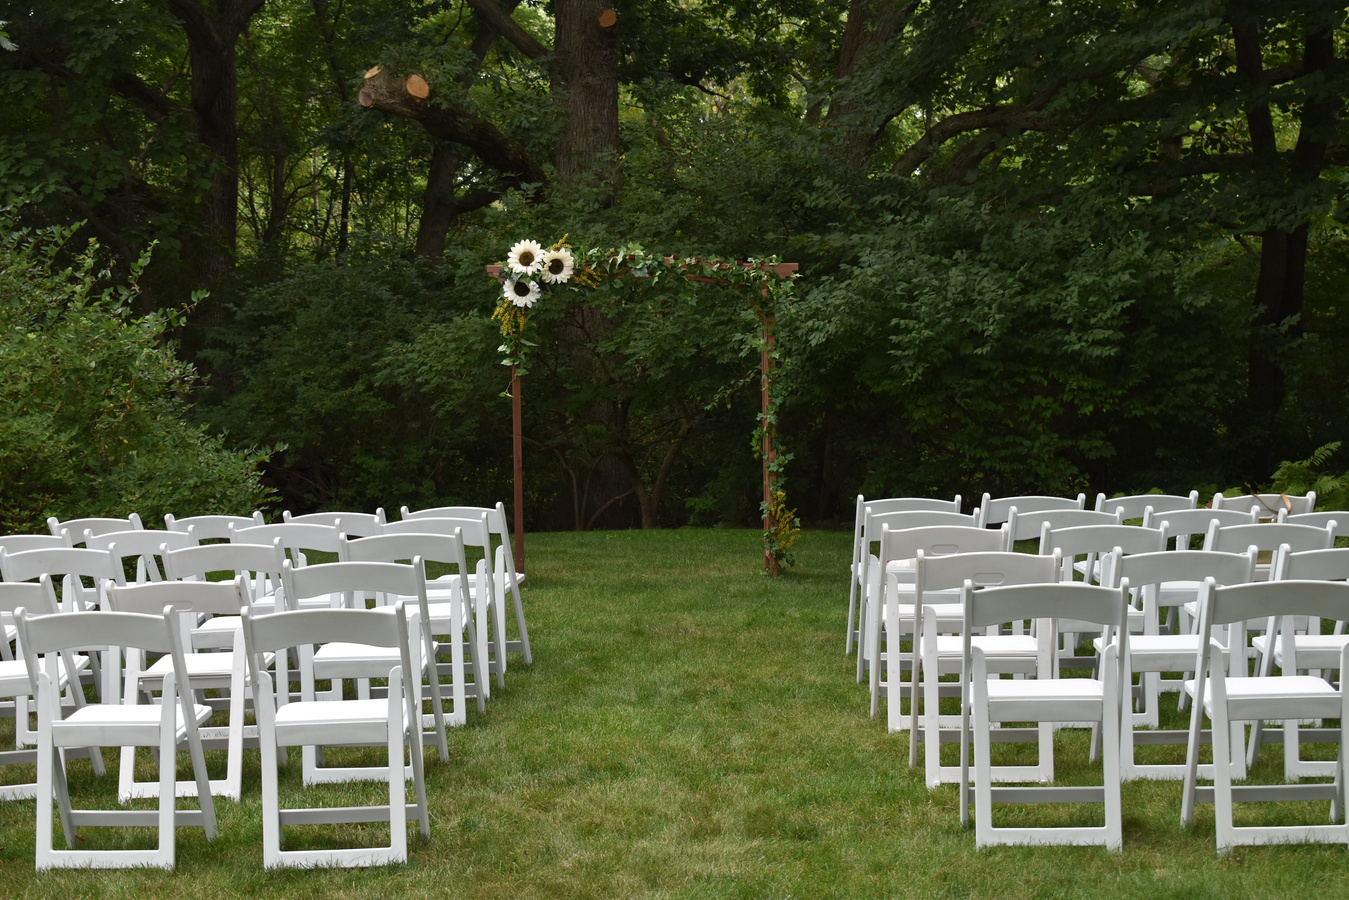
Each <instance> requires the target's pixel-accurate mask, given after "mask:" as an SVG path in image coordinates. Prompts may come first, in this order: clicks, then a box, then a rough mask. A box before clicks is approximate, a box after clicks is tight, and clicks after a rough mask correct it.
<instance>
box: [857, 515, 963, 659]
mask: <svg viewBox="0 0 1349 900" xmlns="http://www.w3.org/2000/svg"><path fill="white" fill-rule="evenodd" d="M868 511H870V512H871V513H873V514H875V515H883V514H885V513H892V512H952V513H958V512H960V495H959V494H956V497H955V499H954V500H934V499H931V498H928V497H885V498H877V499H873V500H866V499H864V498H863V497H862V495H861V494H858V495H857V512H856V514H855V515H854V517H853V526H852V565H851V566H850V567H849V569H848V572H849V576H848V577H849V579H850V580H849V582H848V634H847V637H846V638H845V639H844V642H843V652H844V653H845V654H847V653H852V645H853V641H854V640H855V639H856V638H857V622H858V619H857V616H856V613H857V589H858V587H859V586H861V587H862V588H863V589H865V585H866V582H864V581H863V580H862V575H863V573H862V557H863V556H864V555H869V554H870V552H871V551H870V550H869V549H867V545H866V544H865V543H864V542H863V540H862V527H863V525H864V524H865V522H866V517H867V513H868Z"/></svg>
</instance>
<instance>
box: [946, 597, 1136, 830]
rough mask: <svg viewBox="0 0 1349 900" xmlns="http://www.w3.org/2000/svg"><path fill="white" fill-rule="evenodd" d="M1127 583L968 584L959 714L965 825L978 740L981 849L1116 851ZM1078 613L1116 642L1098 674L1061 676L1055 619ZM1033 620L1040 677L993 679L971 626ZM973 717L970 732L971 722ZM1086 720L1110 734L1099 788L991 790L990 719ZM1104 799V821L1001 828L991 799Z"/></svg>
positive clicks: (977, 806) (1119, 826)
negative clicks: (1055, 655) (1054, 655)
mask: <svg viewBox="0 0 1349 900" xmlns="http://www.w3.org/2000/svg"><path fill="white" fill-rule="evenodd" d="M1128 594H1129V589H1128V583H1127V582H1121V585H1120V587H1119V588H1118V589H1115V588H1107V587H1098V586H1095V585H1087V584H1081V583H1073V584H1063V583H1060V584H1039V585H1021V586H1014V587H990V588H984V589H983V590H979V591H976V590H975V589H974V584H973V582H971V581H967V582H966V583H965V586H964V588H963V590H962V595H963V600H964V604H965V626H964V633H963V642H964V648H963V652H962V654H961V684H962V685H968V690H969V691H970V699H969V701H968V702H967V703H966V704H965V706H964V712H962V718H963V721H962V726H961V766H962V768H963V769H964V773H963V774H962V777H961V780H960V815H961V821H962V822H963V823H966V824H968V821H969V788H970V780H969V775H968V766H969V756H968V750H967V748H968V746H969V743H970V740H971V737H972V738H973V743H974V759H975V761H974V768H975V773H974V791H975V802H974V807H975V808H974V817H975V845H976V846H978V847H985V846H989V845H992V844H1035V845H1044V844H1073V845H1083V844H1097V845H1101V846H1104V847H1106V848H1107V849H1110V850H1114V851H1119V850H1120V849H1121V847H1122V845H1123V824H1122V816H1121V808H1120V779H1119V707H1120V695H1121V684H1122V682H1121V673H1120V665H1119V654H1120V653H1122V652H1124V651H1125V650H1126V649H1127V647H1128V641H1129V629H1128V628H1127V627H1126V623H1125V619H1124V607H1125V605H1126V603H1127V598H1128ZM1060 618H1074V619H1081V620H1085V621H1090V622H1095V623H1096V624H1098V625H1100V626H1102V627H1105V628H1108V629H1109V632H1110V636H1111V637H1110V641H1109V643H1108V644H1107V645H1106V648H1105V653H1104V655H1103V657H1102V662H1101V670H1100V677H1099V678H1056V677H1054V673H1053V667H1052V665H1051V664H1050V661H1049V654H1048V648H1049V647H1052V646H1053V631H1054V625H1053V623H1054V621H1055V620H1057V619H1060ZM1025 619H1034V620H1036V621H1037V622H1038V623H1039V628H1040V629H1041V633H1040V635H1039V636H1040V638H1041V639H1042V641H1043V640H1044V639H1045V638H1046V637H1047V638H1049V639H1050V640H1049V642H1048V643H1047V644H1042V647H1044V652H1043V653H1042V656H1041V667H1040V669H1039V672H1038V675H1039V677H1038V678H1034V679H1017V680H1005V679H1001V678H997V677H993V678H990V677H989V674H990V673H989V664H988V660H987V657H986V656H985V653H984V651H983V650H982V649H981V648H980V647H979V646H978V645H976V644H974V643H973V640H972V635H973V634H974V631H975V629H978V628H988V627H991V626H998V625H1002V624H1004V623H1008V622H1020V621H1022V620H1025ZM971 717H972V718H973V732H972V733H971V730H970V719H971ZM1027 721H1030V722H1083V721H1091V722H1097V723H1099V724H1100V727H1101V731H1102V733H1103V735H1104V740H1103V752H1102V754H1101V755H1102V762H1103V769H1104V775H1103V779H1102V784H1101V786H1100V787H1063V786H1052V785H1039V786H1033V787H1027V786H1018V787H994V786H993V775H992V756H991V754H992V750H991V746H990V745H991V743H992V741H991V740H990V735H991V728H992V723H993V722H1027ZM1053 802H1063V803H1093V802H1094V803H1101V804H1102V805H1103V806H1104V809H1105V824H1104V825H1099V826H1065V827H1059V828H1037V827H996V826H994V825H993V809H992V807H993V804H994V803H1053Z"/></svg>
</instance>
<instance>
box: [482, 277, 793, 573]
mask: <svg viewBox="0 0 1349 900" xmlns="http://www.w3.org/2000/svg"><path fill="white" fill-rule="evenodd" d="M665 262H666V264H669V265H675V264H678V258H677V257H667V258H666V260H665ZM700 262H703V265H706V266H709V267H710V268H713V269H715V268H719V267H721V266H723V265H741V266H745V265H747V264H746V263H734V264H730V263H723V262H721V261H720V260H717V261H714V262H711V263H707V262H706V261H700ZM501 268H502V267H501V266H498V265H492V266H488V267H487V274H489V275H491V276H492V277H493V278H495V279H497V280H498V281H504V280H505V279H504V277H503V276H502V274H501ZM764 268H765V269H772V271H773V274H774V275H776V276H777V277H778V278H780V279H787V278H790V277H792V275H793V274H794V273H795V272H796V271H797V270H798V269H799V268H800V265H799V264H798V263H776V264H772V265H767V264H765V265H764ZM685 277H687V278H688V279H689V280H690V281H701V282H705V283H707V284H725V283H726V282H725V281H724V280H722V279H719V278H710V277H708V276H706V275H694V274H692V273H690V274H688V275H687V276H685ZM760 291H761V293H760V297H761V298H762V300H761V302H760V303H759V305H758V307H757V311H758V317H759V337H760V341H761V342H762V344H763V347H762V349H761V351H760V353H759V401H760V403H759V425H760V431H761V432H762V438H761V440H762V442H763V443H762V445H761V447H760V456H761V457H762V458H763V500H764V504H765V506H764V517H763V528H764V531H768V530H769V529H770V528H771V527H774V526H775V524H776V523H774V522H772V521H771V516H770V515H769V510H770V509H771V508H772V505H773V488H774V486H775V485H776V483H777V472H776V471H775V470H774V466H773V464H774V463H775V462H776V461H777V423H776V422H775V421H773V412H772V390H773V385H774V384H775V383H776V381H777V372H776V369H777V366H776V360H777V356H776V354H775V353H774V351H775V350H776V348H777V330H776V327H777V309H776V308H775V307H774V306H773V305H772V302H771V301H772V297H773V293H772V291H770V290H769V289H768V286H767V285H765V286H764V287H762V288H761V289H760ZM520 391H521V380H520V370H519V366H515V365H513V366H511V450H512V455H513V457H514V458H513V460H512V462H513V464H514V465H513V475H514V482H515V496H514V509H513V510H512V511H511V516H512V518H513V519H514V521H515V566H516V569H517V570H518V571H520V572H524V571H525V517H524V506H525V487H524V432H523V426H522V424H521V417H522V407H521V394H520ZM764 571H765V572H767V573H768V574H770V575H773V576H774V577H776V576H777V574H778V567H777V561H776V560H774V559H773V554H772V553H771V551H770V550H769V548H768V547H764Z"/></svg>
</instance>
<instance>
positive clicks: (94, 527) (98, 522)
mask: <svg viewBox="0 0 1349 900" xmlns="http://www.w3.org/2000/svg"><path fill="white" fill-rule="evenodd" d="M144 527H145V526H144V525H142V524H141V517H140V516H138V515H136V514H135V513H132V514H131V515H129V516H127V517H126V518H125V519H113V518H107V517H101V516H94V517H90V518H84V519H67V520H66V521H64V522H62V521H61V520H60V519H58V518H56V516H48V517H47V528H48V529H50V531H51V533H52V534H54V535H60V534H61V532H62V531H68V532H70V540H71V541H72V542H73V543H75V544H79V543H80V542H81V541H83V540H84V533H85V532H86V531H92V532H93V533H94V534H105V533H106V532H109V531H140V530H141V529H142V528H144Z"/></svg>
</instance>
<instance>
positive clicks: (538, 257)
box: [506, 241, 543, 275]
mask: <svg viewBox="0 0 1349 900" xmlns="http://www.w3.org/2000/svg"><path fill="white" fill-rule="evenodd" d="M506 265H508V266H510V267H511V271H512V272H514V273H515V274H516V275H533V274H534V273H535V272H537V271H539V270H540V269H542V268H543V247H541V246H539V242H538V241H520V242H518V243H517V244H516V245H515V246H514V247H512V248H511V252H510V255H509V256H507V257H506Z"/></svg>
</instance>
